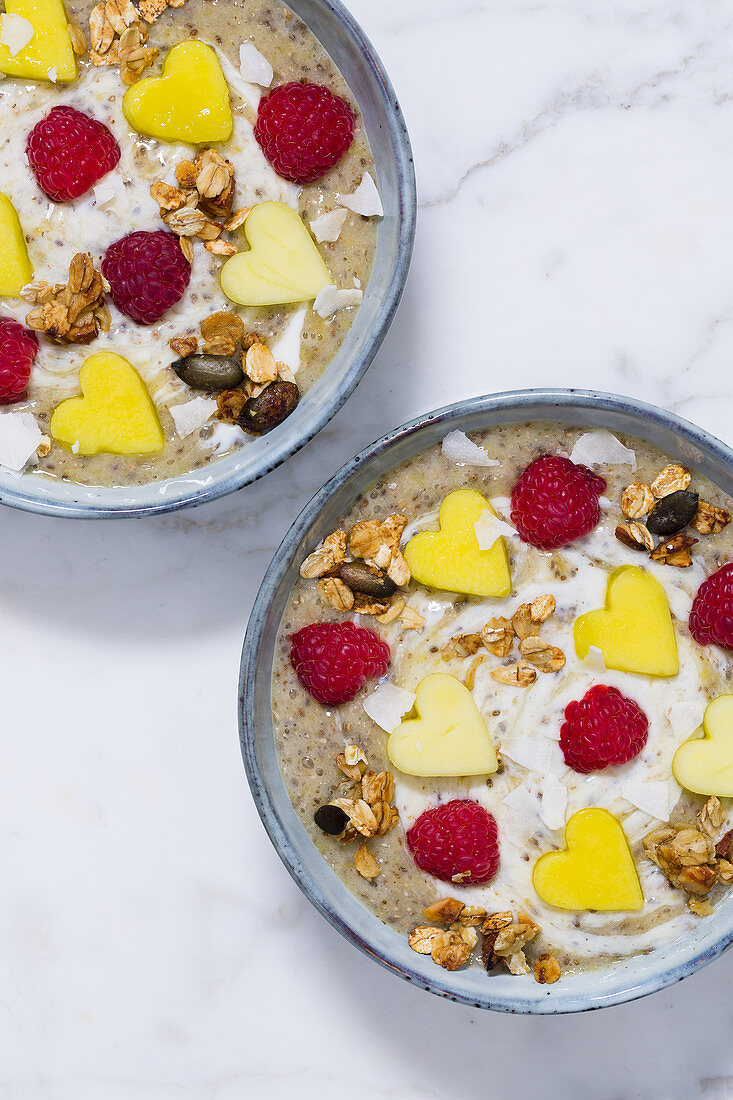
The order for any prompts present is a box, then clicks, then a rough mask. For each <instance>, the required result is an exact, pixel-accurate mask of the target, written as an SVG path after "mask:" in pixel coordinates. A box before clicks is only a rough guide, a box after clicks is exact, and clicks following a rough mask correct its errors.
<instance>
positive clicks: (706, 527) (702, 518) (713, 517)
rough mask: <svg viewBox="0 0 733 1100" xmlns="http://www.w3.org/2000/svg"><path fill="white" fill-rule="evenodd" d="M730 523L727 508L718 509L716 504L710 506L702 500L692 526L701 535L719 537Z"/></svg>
mask: <svg viewBox="0 0 733 1100" xmlns="http://www.w3.org/2000/svg"><path fill="white" fill-rule="evenodd" d="M729 523H730V512H726V510H725V508H718V507H717V505H715V504H709V503H708V501H706V500H701V501H700V502H699V503H698V506H697V514H696V515H695V518H694V519H693V521H692V523H691V524H690V526H691V527H694V528H695V530H696V531H699V532H700V534H701V535H719V534H720V532H721V531H722V530H723V528H724V527H727V526H728V524H729Z"/></svg>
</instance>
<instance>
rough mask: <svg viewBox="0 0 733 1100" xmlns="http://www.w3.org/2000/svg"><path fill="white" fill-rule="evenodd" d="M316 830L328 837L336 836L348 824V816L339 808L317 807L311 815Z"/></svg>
mask: <svg viewBox="0 0 733 1100" xmlns="http://www.w3.org/2000/svg"><path fill="white" fill-rule="evenodd" d="M313 820H314V821H315V823H316V825H317V826H318V828H319V829H320V830H321V832H323V833H327V834H328V836H338V835H339V834H340V833H342V832H343V831H344V829H345V828H346V826H347V825H348V823H349V815H348V814H346V813H344V811H343V810H342V809H341V807H340V806H319V807H318V809H317V810H316V812H315V813H314V815H313Z"/></svg>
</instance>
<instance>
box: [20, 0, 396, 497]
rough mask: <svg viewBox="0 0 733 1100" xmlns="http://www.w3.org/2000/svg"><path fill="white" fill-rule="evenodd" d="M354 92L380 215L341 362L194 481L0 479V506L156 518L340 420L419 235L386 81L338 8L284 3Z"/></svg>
mask: <svg viewBox="0 0 733 1100" xmlns="http://www.w3.org/2000/svg"><path fill="white" fill-rule="evenodd" d="M289 6H290V7H291V8H292V9H293V11H294V12H295V13H296V14H297V15H298V16H300V18H301V19H302V20H303V21H304V22H305V23H306V24H307V25H308V27H309V28H310V29H311V30H312V31H313V33H314V34H315V36H316V37H317V38H318V39H319V40H320V42H321V43H322V45H323V46H324V47H325V49H326V50H327V51H328V53H329V54H330V55H331V57H332V58H333V60H334V61H335V62H336V65H337V66H338V67H339V69H340V70H341V72H342V74H343V76H344V78H345V79H346V81H347V83H348V85H349V87H350V88H351V90H352V92H353V94H354V96H355V98H356V100H357V102H358V104H359V108H360V110H361V112H362V115H363V117H364V122H365V125H366V130H367V133H368V136H369V141H370V143H371V147H372V152H373V155H374V161H375V165H376V172H377V186H378V188H379V192H380V195H381V198H382V203H383V206H384V217H383V218H382V219H380V221H379V225H378V231H377V248H376V255H375V258H374V268H373V271H372V275H371V278H370V280H369V284H368V286H367V287H366V288H365V293H364V300H363V302H362V304H361V306H360V308H359V310H358V312H357V314H356V317H355V318H354V323H353V325H352V326H351V329H350V330H349V332H348V333H347V336H346V339H345V340H344V343H343V345H342V346H341V348H340V349H339V352H338V354H337V355H336V356H335V358H334V359H333V360H332V361H331V363H330V364H329V366H328V367H327V368H326V370H325V372H324V374H323V376H322V377H321V378H320V379H319V381H318V382H317V383H316V385H315V386H314V387H313V388H312V389H311V390H310V391H309V392H308V393H307V394H306V395H305V397H304V398H303V399H302V400H301V402H300V404H299V405H298V407H297V409H296V410H295V412H293V413H292V415H291V416H289V417H288V419H287V420H286V421H284V423H282V424H281V425H280V426H279V427H277V428H275V429H274V430H273V431H271V432H269V433H268V434H267V435H265V436H261V437H259V438H252V439H250V440H248V441H247V443H246V444H245V445H244V446H243V447H242V448H241V449H240V450H239V451H237V452H235V453H234V454H231V455H227V456H225V457H224V458H221V459H217V460H214V461H212V462H211V463H210V464H208V465H207V466H206V467H205V468H204V469H201V470H197V471H195V473H193V474H191V475H188V476H183V477H177V478H170V479H168V480H166V481H157V482H152V483H151V484H149V485H142V486H134V487H129V488H99V487H87V486H81V485H74V484H72V483H69V482H62V481H53V480H51V479H50V478H45V477H41V476H38V475H35V474H32V473H31V474H24V475H23V476H22V477H20V476H18V475H13V474H12V473H11V472H3V473H0V502H1V503H3V504H9V505H12V506H14V507H17V508H24V509H26V510H28V511H36V512H42V513H44V514H46V515H63V516H68V517H72V518H73V517H82V518H94V517H100V518H104V517H111V516H127V517H129V516H136V515H152V514H154V513H157V512H168V511H173V510H175V509H177V508H183V507H185V506H187V505H190V504H201V503H203V502H204V501H207V500H213V499H214V498H216V497H219V496H224V495H225V494H226V493H230V492H233V491H234V490H235V489H239V488H241V487H242V486H244V485H247V484H249V483H250V482H252V481H255V480H256V479H257V478H259V477H262V476H263V474H266V473H269V471H270V470H273V469H274V468H275V467H276V466H278V465H279V464H280V463H281V462H283V461H284V460H285V459H286V458H288V457H289V456H290V455H292V454H293V453H294V452H295V451H297V450H298V449H299V448H300V447H302V446H304V445H305V444H306V443H307V442H308V440H309V439H312V438H313V436H314V435H316V433H317V432H319V431H320V429H321V428H322V427H323V425H324V424H325V423H327V421H328V420H330V418H331V417H332V416H333V415H334V414H335V413H336V412H337V410H338V409H339V408H340V407H341V405H342V404H343V403H344V401H345V400H346V399H347V397H348V396H349V394H350V393H351V392H352V390H353V389H354V387H355V386H356V384H357V382H358V381H359V379H360V378H361V377H362V375H363V374H364V372H365V371H366V369H367V367H368V366H369V364H370V363H371V361H372V359H373V358H374V355H375V354H376V352H377V349H378V348H379V345H380V344H381V342H382V339H383V338H384V335H385V333H386V332H387V329H388V328H389V325H390V323H391V321H392V318H393V316H394V312H395V309H396V308H397V304H398V302H399V299H400V296H401V294H402V290H403V287H404V284H405V279H406V278H407V271H408V268H409V264H410V256H411V253H412V242H413V237H414V232H415V176H414V169H413V165H412V155H411V151H410V142H409V138H408V135H407V130H406V128H405V124H404V120H403V118H402V114H401V112H400V108H399V104H398V103H397V99H396V97H395V94H394V90H393V89H392V86H391V84H390V82H389V79H388V77H387V75H386V73H385V72H384V69H383V68H382V65H381V62H380V61H379V58H378V57H377V55H376V54H375V52H374V50H373V48H372V46H371V44H370V43H369V41H368V39H367V38H366V37H365V36H364V34H363V33H362V31H361V29H360V28H359V27H358V25H357V24H356V23H355V22H354V20H353V19H352V17H351V16H350V15H349V13H348V12H347V11H346V9H345V8H344V7H343V6H342V5H341V4H340V3H338V2H337V0H289Z"/></svg>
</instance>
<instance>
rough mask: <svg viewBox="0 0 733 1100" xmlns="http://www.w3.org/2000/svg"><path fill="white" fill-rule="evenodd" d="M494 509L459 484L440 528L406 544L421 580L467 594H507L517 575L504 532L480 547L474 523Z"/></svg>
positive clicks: (442, 508) (443, 506) (442, 512)
mask: <svg viewBox="0 0 733 1100" xmlns="http://www.w3.org/2000/svg"><path fill="white" fill-rule="evenodd" d="M487 510H488V511H489V512H491V514H492V515H495V514H496V513H495V512H494V510H493V508H492V507H491V505H490V504H489V502H488V500H486V498H485V497H482V496H481V493H477V492H476V490H475V489H456V491H455V492H453V493H449V494H448V496H447V497H446V498H445V500H444V501H443V503H442V504H441V506H440V531H421V532H420V533H419V534H417V535H414V536H413V537H412V538H411V539H410V541H409V542H408V544H407V546H406V547H405V558H406V559H407V564H408V565H409V567H410V571H411V573H412V575H413V577H414V578H415V580H416V581H418V582H419V583H420V584H425V585H427V586H428V587H429V588H440V589H442V590H443V591H445V592H464V593H466V595H468V596H508V595H509V593H510V592H511V590H512V575H511V572H510V569H509V558H508V557H507V552H506V542H505V541H504V536H503V535H499V537H498V538H497V540H496V542H494V543H493V545H492V546H490V547H489V549H488V550H479V545H478V538H477V537H476V531H475V529H474V524H475V523H476V521H477V520H478V519H479V517H480V516H481V513H482V512H485V511H487Z"/></svg>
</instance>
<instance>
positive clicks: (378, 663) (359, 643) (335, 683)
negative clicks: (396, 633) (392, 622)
mask: <svg viewBox="0 0 733 1100" xmlns="http://www.w3.org/2000/svg"><path fill="white" fill-rule="evenodd" d="M290 643H291V648H290V663H291V664H292V666H293V668H294V669H295V671H296V673H297V674H298V679H299V680H300V682H301V684H302V685H303V687H304V688H305V689H306V691H308V692H310V694H311V695H312V696H313V698H314V699H317V700H318V702H319V703H325V704H326V705H327V706H337V705H338V704H339V703H348V702H349V701H350V700H351V699H353V698H354V696H355V695H356V693H357V691H358V690H359V688H360V687H361V686H362V684H364V683H365V682H366V680H367V679H368V678H369V677H370V676H384V674H385V672H386V671H387V668H388V666H389V658H390V652H389V646H388V645H387V643H386V642H383V641H382V639H381V638H380V637H379V635H378V634H375V633H374V631H373V630H366V629H365V628H364V627H363V626H355V625H354V623H351V622H345V623H311V624H310V626H304V627H303V629H302V630H298V631H297V632H296V633H295V634H293V636H292V638H291V639H290Z"/></svg>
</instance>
